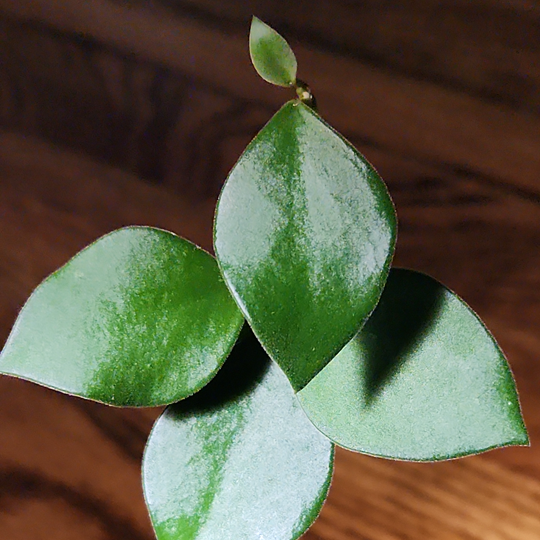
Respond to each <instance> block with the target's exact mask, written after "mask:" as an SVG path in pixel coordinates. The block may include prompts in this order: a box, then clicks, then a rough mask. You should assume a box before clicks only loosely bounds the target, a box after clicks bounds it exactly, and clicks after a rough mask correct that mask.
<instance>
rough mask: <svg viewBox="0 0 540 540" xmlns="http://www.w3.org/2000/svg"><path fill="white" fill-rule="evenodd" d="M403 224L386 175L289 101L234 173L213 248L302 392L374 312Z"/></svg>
mask: <svg viewBox="0 0 540 540" xmlns="http://www.w3.org/2000/svg"><path fill="white" fill-rule="evenodd" d="M395 238H396V216H395V212H394V207H393V204H392V201H391V199H390V197H389V195H388V191H387V190H386V186H385V185H384V183H383V182H382V180H381V178H380V177H379V175H378V174H377V173H376V171H375V170H374V169H373V167H372V166H371V165H370V164H369V163H368V162H367V161H366V159H365V158H364V157H363V156H362V155H361V154H360V153H359V152H358V151H357V150H356V149H354V148H353V147H352V146H351V145H350V144H349V143H348V142H347V141H345V140H344V139H343V138H342V137H341V136H340V135H338V134H337V133H336V132H335V131H334V130H333V129H332V128H330V127H329V126H328V125H327V124H326V123H325V122H324V121H323V120H322V119H321V118H320V117H319V116H318V115H317V114H316V113H315V112H314V111H313V110H312V109H311V108H309V107H307V106H306V105H304V104H302V103H299V102H298V101H291V102H289V103H287V104H286V105H284V106H283V107H282V108H281V110H280V111H279V112H278V113H276V115H275V116H274V117H273V118H272V120H270V122H269V123H268V124H267V125H266V126H265V127H264V128H263V129H262V131H261V132H260V133H259V134H258V135H257V137H255V139H254V140H253V141H252V142H251V144H250V145H249V147H248V148H247V149H246V151H245V153H244V154H243V156H242V157H241V158H240V160H239V161H238V163H237V164H236V165H235V167H234V169H233V170H232V171H231V174H230V175H229V178H228V179H227V181H226V183H225V185H224V187H223V190H222V192H221V195H220V198H219V202H218V205H217V209H216V219H215V231H214V247H215V252H216V256H217V258H218V261H219V264H220V267H221V270H222V272H223V275H224V276H225V280H226V283H227V285H228V286H229V288H230V289H231V291H232V292H233V295H234V297H235V299H236V300H237V302H238V304H239V306H240V307H241V309H242V310H243V312H244V314H245V315H246V318H247V320H248V322H249V324H250V325H251V327H252V328H253V330H254V332H255V334H256V336H257V337H258V338H259V340H260V341H261V343H262V344H263V346H264V348H265V349H266V351H267V352H268V353H269V354H270V356H271V357H272V358H273V359H274V360H275V361H276V362H277V363H278V364H279V365H280V366H281V368H282V369H283V370H284V371H285V373H286V374H287V376H288V378H289V380H290V381H291V384H292V385H293V387H294V388H295V389H296V390H300V389H301V388H303V387H304V386H305V385H306V384H307V383H309V381H310V380H311V379H312V378H313V377H314V376H315V375H316V374H317V373H318V372H319V371H320V370H321V369H322V368H323V367H324V366H325V365H326V364H327V363H328V362H329V361H330V360H331V359H332V358H334V356H335V355H336V354H337V353H338V352H339V351H340V350H341V349H342V348H343V347H344V346H345V345H346V344H347V343H348V342H349V341H350V339H351V338H352V337H353V336H354V335H355V334H356V333H357V332H358V330H359V329H360V328H361V327H362V325H363V324H364V322H365V321H366V319H367V317H368V316H369V314H370V313H371V312H372V311H373V309H374V308H375V305H376V304H377V301H378V300H379V297H380V295H381V293H382V290H383V287H384V283H385V281H386V277H387V276H388V271H389V267H390V261H391V259H392V256H393V252H394V244H395Z"/></svg>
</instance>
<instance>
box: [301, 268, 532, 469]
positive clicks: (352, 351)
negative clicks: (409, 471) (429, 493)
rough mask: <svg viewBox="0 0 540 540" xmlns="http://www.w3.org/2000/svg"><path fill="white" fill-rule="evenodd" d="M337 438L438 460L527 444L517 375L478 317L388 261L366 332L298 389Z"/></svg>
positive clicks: (369, 449) (355, 446)
mask: <svg viewBox="0 0 540 540" xmlns="http://www.w3.org/2000/svg"><path fill="white" fill-rule="evenodd" d="M298 396H299V399H300V402H301V404H302V406H303V407H304V409H305V411H306V412H307V413H308V415H309V416H310V418H311V420H312V421H313V422H314V424H315V425H316V426H317V427H318V428H319V429H320V430H321V431H322V432H323V433H324V434H325V435H327V436H328V437H330V438H331V439H332V440H333V441H335V442H336V443H337V444H339V445H341V446H344V447H345V448H349V449H351V450H356V451H359V452H365V453H367V454H372V455H376V456H382V457H388V458H395V459H407V460H421V461H424V460H426V461H427V460H442V459H450V458H454V457H459V456H464V455H467V454H474V453H478V452H483V451H485V450H488V449H490V448H494V447H498V446H506V445H520V444H528V437H527V432H526V429H525V426H524V424H523V420H522V418H521V412H520V407H519V401H518V396H517V393H516V388H515V385H514V380H513V378H512V374H511V372H510V369H509V367H508V364H507V362H506V359H505V357H504V355H503V353H502V352H501V350H500V349H499V347H498V345H497V343H496V342H495V340H494V339H493V337H492V336H491V334H490V333H489V332H488V330H487V329H486V328H485V326H484V325H483V324H482V322H481V321H480V319H479V318H478V316H477V315H476V314H475V313H474V312H473V311H472V310H471V309H470V308H469V307H468V306H467V305H465V304H464V303H463V301H462V300H461V299H460V298H458V297H457V296H456V295H455V294H453V293H452V292H451V291H449V290H448V289H446V288H445V287H443V286H442V285H441V284H440V283H438V282H437V281H435V280H434V279H432V278H430V277H428V276H426V275H423V274H420V273H418V272H413V271H410V270H392V272H391V273H390V277H389V279H388V283H387V286H386V289H385V291H384V293H383V295H382V298H381V301H380V303H379V305H378V306H377V308H376V310H375V312H374V313H373V315H372V317H371V318H370V319H369V321H368V322H367V323H366V325H365V326H364V328H363V329H362V331H361V332H360V333H359V334H358V336H357V337H355V338H354V340H353V341H352V342H351V343H350V344H348V345H347V346H346V347H345V349H343V351H342V352H340V354H339V355H338V356H337V357H336V358H335V359H334V360H333V361H332V362H331V363H330V364H329V365H328V366H327V367H326V368H325V369H324V370H323V371H322V372H321V373H320V374H319V375H318V376H317V377H316V378H315V379H313V381H312V382H311V383H310V384H309V385H308V386H306V388H304V389H303V390H302V391H301V392H300V393H299V394H298Z"/></svg>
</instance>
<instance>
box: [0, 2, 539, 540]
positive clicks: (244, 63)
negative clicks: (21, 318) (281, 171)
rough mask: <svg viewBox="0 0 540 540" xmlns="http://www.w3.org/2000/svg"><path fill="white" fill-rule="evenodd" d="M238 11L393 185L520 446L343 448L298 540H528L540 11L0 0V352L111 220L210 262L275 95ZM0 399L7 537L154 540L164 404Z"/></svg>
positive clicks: (402, 257)
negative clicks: (149, 506) (144, 406)
mask: <svg viewBox="0 0 540 540" xmlns="http://www.w3.org/2000/svg"><path fill="white" fill-rule="evenodd" d="M251 12H256V13H257V14H258V15H259V16H261V17H263V18H265V19H266V20H268V21H269V22H271V23H273V24H274V25H275V26H276V27H277V28H278V29H279V30H281V31H282V32H283V33H284V34H286V35H287V36H288V37H290V38H291V41H292V42H293V44H294V46H295V50H297V52H298V57H299V63H300V69H301V76H302V77H303V78H305V79H307V80H308V81H309V82H310V84H311V85H312V87H314V88H315V90H316V94H317V97H318V100H319V103H320V107H321V113H322V114H323V115H324V117H325V118H327V119H328V120H329V121H330V122H331V123H332V124H333V125H335V127H337V128H338V129H339V130H340V131H342V132H343V133H344V134H345V135H346V136H347V137H348V138H349V139H350V140H351V141H352V142H353V143H354V144H355V145H356V146H357V147H358V148H359V149H360V150H361V151H362V152H363V153H364V154H365V155H366V156H367V157H368V158H369V159H370V160H371V161H372V162H373V163H374V164H375V166H376V167H377V168H378V169H379V171H380V172H381V174H382V176H383V177H384V178H385V179H386V181H387V182H388V184H389V187H390V191H391V193H392V196H393V198H394V200H395V203H396V206H397V209H398V215H399V217H400V223H399V240H398V250H397V253H396V260H395V262H396V264H397V265H400V266H408V267H412V268H415V269H418V270H421V271H424V272H427V273H430V274H432V275H434V276H435V277H437V278H438V279H440V280H441V281H443V282H444V283H446V284H448V285H449V286H450V287H451V288H452V289H454V290H455V291H456V292H457V293H459V294H460V295H461V296H463V297H464V298H465V299H466V300H467V302H468V303H469V304H470V305H471V306H472V307H473V308H474V309H476V310H477V311H478V312H479V314H480V315H481V317H482V318H483V319H484V320H485V321H486V322H487V324H488V326H489V327H490V328H491V330H492V331H493V333H494V335H495V336H496V338H497V339H498V341H499V342H500V344H501V345H502V347H503V349H504V350H505V352H506V354H507V356H508V358H509V360H510V362H511V365H512V368H513V370H514V373H515V376H516V379H517V382H518V387H519V389H520V391H521V400H522V406H523V411H524V416H525V419H526V422H527V425H528V428H529V431H530V435H531V441H532V447H531V448H530V449H529V448H512V449H504V450H498V451H494V452H490V453H487V454H484V455H481V456H477V457H473V458H468V459H465V460H459V461H452V462H447V463H438V464H411V463H401V462H391V461H384V460H379V459H374V458H370V457H367V456H361V455H358V454H352V453H348V452H345V451H340V452H338V453H337V466H336V472H335V478H334V482H333V486H332V490H331V494H330V497H329V500H328V503H327V504H326V506H325V507H324V509H323V512H322V514H321V517H320V519H319V520H318V521H317V522H316V524H315V525H314V527H313V528H312V529H311V530H310V531H309V532H308V533H307V534H306V538H307V539H311V540H331V539H334V540H353V539H362V540H381V539H382V540H398V539H410V540H419V539H433V540H450V539H451V540H458V539H460V540H469V539H475V540H529V539H530V540H533V539H534V540H535V539H537V538H540V514H539V513H538V508H539V499H540V459H539V458H540V454H539V452H540V450H539V449H538V442H539V439H540V414H539V413H538V411H540V392H539V388H540V369H539V368H538V356H539V353H540V337H539V336H540V309H539V308H540V250H539V249H538V248H539V246H540V180H539V178H540V119H539V113H540V109H539V107H540V102H539V99H540V98H539V95H540V94H539V92H538V90H539V86H540V82H539V81H540V79H539V77H540V73H539V66H540V62H539V60H540V48H539V47H538V36H539V35H540V34H539V32H540V7H539V5H538V3H537V2H532V1H531V2H530V1H526V0H474V1H470V0H457V1H450V0H448V1H447V0H443V1H436V0H405V1H403V2H397V1H393V0H390V1H388V2H375V0H373V1H372V0H366V1H364V2H361V3H356V2H347V1H345V0H336V1H335V2H330V1H329V0H316V1H315V2H309V3H308V2H307V0H297V1H296V2H286V1H285V0H283V1H280V0H274V1H273V2H270V1H269V0H253V1H249V2H240V1H238V0H228V1H227V2H217V1H215V0H197V1H196V2H195V1H194V0H154V1H152V2H150V1H147V0H129V1H128V0H93V1H92V2H84V1H83V0H55V1H54V2H53V1H52V0H18V1H17V2H12V1H10V0H0V128H2V130H0V298H1V302H0V343H1V342H3V341H4V340H5V338H6V337H7V335H8V332H9V329H10V327H11V324H12V323H13V321H14V319H15V317H16V314H17V312H18V310H19V309H20V307H21V306H22V305H23V303H24V301H25V299H26V298H27V296H28V294H29V293H30V292H31V290H32V289H33V287H35V286H36V285H37V284H38V283H39V282H40V281H41V280H42V279H43V278H44V277H45V276H46V275H47V274H48V273H50V272H51V271H53V270H54V269H55V268H57V267H58V266H59V265H61V264H62V263H64V262H65V261H67V260H68V259H69V258H70V257H71V256H72V255H73V254H74V253H75V252H76V251H78V250H79V249H81V248H82V247H83V246H84V245H86V244H87V243H89V242H90V241H92V240H94V239H96V238H97V237H98V236H100V235H102V234H105V233H106V232H109V231H110V230H112V229H114V228H117V227H120V226H123V225H129V224H147V225H154V226H158V227H163V228H165V229H169V230H172V231H174V232H177V233H179V234H182V235H184V236H187V237H188V238H190V239H191V240H193V241H195V242H198V243H200V244H202V245H203V246H205V247H207V248H208V247H210V242H211V222H212V212H213V203H214V200H215V197H216V195H217V192H218V190H219V188H220V185H221V184H222V182H223V180H224V178H225V176H226V174H227V171H228V170H229V168H230V167H231V166H232V164H233V163H234V161H235V160H236V158H237V156H238V155H239V154H240V152H241V151H242V149H243V148H244V147H245V145H246V144H247V142H248V141H249V139H250V138H251V137H252V136H253V135H254V134H255V133H256V131H257V130H258V129H259V128H260V127H261V126H262V125H263V124H264V123H265V122H266V121H267V120H268V118H269V117H270V115H271V114H272V112H273V111H274V110H275V109H276V108H277V107H278V106H279V105H280V104H281V103H282V102H283V101H284V100H286V99H287V98H288V97H289V95H288V94H287V92H286V91H281V90H279V89H274V88H272V87H270V86H269V85H266V84H264V83H262V82H261V81H259V80H258V79H257V77H256V75H255V73H254V71H253V70H252V68H251V66H250V65H249V58H248V55H247V49H246V33H247V27H248V20H247V17H248V16H249V15H250V14H251ZM0 387H1V388H0V395H1V396H2V397H1V398H0V425H1V426H2V434H3V436H2V444H1V445H0V538H6V539H10V540H11V539H13V540H27V539H32V540H33V539H38V540H41V539H43V540H45V539H49V538H55V539H60V540H62V539H64V538H65V539H68V538H69V539H71V538H78V539H80V540H87V539H88V540H109V539H110V540H112V539H113V538H114V539H117V538H124V539H133V540H142V539H150V538H152V537H153V533H152V530H151V526H150V523H149V520H148V518H147V516H146V511H145V508H144V502H143V498H142V492H141V488H140V480H139V462H140V458H141V455H142V451H143V448H144V444H145V440H146V436H147V434H148V432H149V429H150V427H151V425H152V422H153V421H154V419H155V418H156V417H157V415H158V414H159V410H147V411H140V410H120V409H114V408H107V407H104V406H101V405H98V404H94V403H91V402H86V401H83V400H80V399H75V398H71V397H68V396H64V395H60V394H57V393H54V392H52V391H49V390H46V389H44V388H41V387H38V386H35V385H32V384H30V383H26V382H24V381H19V380H15V379H10V378H7V377H4V378H0Z"/></svg>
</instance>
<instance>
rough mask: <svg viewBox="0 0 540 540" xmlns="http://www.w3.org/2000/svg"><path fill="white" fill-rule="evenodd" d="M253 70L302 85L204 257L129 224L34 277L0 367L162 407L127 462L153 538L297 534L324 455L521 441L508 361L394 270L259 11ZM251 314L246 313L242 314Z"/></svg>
mask: <svg viewBox="0 0 540 540" xmlns="http://www.w3.org/2000/svg"><path fill="white" fill-rule="evenodd" d="M250 51H251V58H252V60H253V64H254V66H255V68H256V70H257V71H258V73H259V74H260V75H261V77H262V78H263V79H265V80H266V81H269V82H270V83H273V84H276V85H280V86H284V87H290V88H293V89H295V90H296V95H297V98H295V99H293V100H292V101H289V102H288V103H286V104H285V105H284V106H283V107H282V108H281V109H280V110H279V111H278V112H277V113H276V114H275V116H274V117H273V118H272V119H271V120H270V121H269V122H268V124H267V125H266V126H265V127H264V128H263V129H262V130H261V132H260V133H259V134H258V135H257V136H256V137H255V139H254V140H253V141H252V142H251V143H250V144H249V146H248V147H247V149H246V150H245V152H244V154H243V155H242V156H241V157H240V159H239V161H238V162H237V164H236V165H235V167H234V168H233V170H232V171H231V173H230V175H229V177H228V178H227V180H226V182H225V184H224V187H223V190H222V192H221V195H220V197H219V201H218V203H217V208H216V214H215V223H214V251H215V254H216V258H214V257H212V256H211V255H210V254H209V253H207V252H205V251H203V250H202V249H201V248H199V247H197V246H195V245H193V244H192V243H190V242H188V241H187V240H185V239H183V238H180V237H178V236H176V235H175V234H173V233H170V232H167V231H163V230H159V229H154V228H150V227H127V228H123V229H120V230H117V231H114V232H111V233H110V234H108V235H106V236H104V237H103V238H100V239H99V240H97V241H96V242H94V243H93V244H92V245H90V246H89V247H87V248H86V249H84V250H83V251H82V252H81V253H79V254H77V255H76V256H75V257H74V258H73V259H72V260H71V261H70V262H68V263H67V264H66V265H65V266H63V267H62V268H60V269H59V270H58V271H56V272H55V273H54V274H52V275H51V276H50V277H48V278H47V279H46V280H45V281H44V282H43V283H41V285H39V286H38V287H37V289H36V290H35V291H34V293H33V294H32V295H31V297H30V299H29V300H28V302H27V303H26V305H25V306H24V307H23V309H22V310H21V312H20V314H19V317H18V319H17V321H16V322H15V325H14V328H13V330H12V332H11V334H10V336H9V338H8V341H7V343H6V345H5V347H4V349H3V351H2V353H1V356H0V371H1V372H3V373H5V374H8V375H12V376H15V377H21V378H24V379H28V380H31V381H34V382H36V383H39V384H42V385H45V386H48V387H50V388H54V389H56V390H59V391H61V392H66V393H69V394H72V395H75V396H80V397H83V398H87V399H92V400H96V401H99V402H101V403H106V404H109V405H114V406H121V407H151V406H158V405H169V406H168V407H167V408H166V409H165V411H164V412H163V414H162V415H161V417H160V418H159V419H158V421H157V422H156V424H155V426H154V428H153V430H152V433H151V435H150V438H149V440H148V444H147V447H146V451H145V455H144V460H143V485H144V493H145V497H146V502H147V505H148V509H149V512H150V516H151V519H152V522H153V525H154V529H155V532H156V536H157V538H158V539H159V540H192V539H197V540H213V539H218V538H219V539H220V540H232V539H234V540H258V539H266V540H294V539H296V538H298V537H299V536H301V535H302V534H303V533H304V532H305V531H306V529H307V528H308V527H309V526H310V525H311V524H312V522H313V521H314V520H315V518H316V517H317V515H318V513H319V511H320V509H321V507H322V505H323V502H324V500H325V498H326V496H327V493H328V489H329V487H330V481H331V477H332V467H333V456H334V445H335V444H337V445H339V446H342V447H344V448H347V449H349V450H352V451H356V452H363V453H366V454H369V455H373V456H380V457H385V458H390V459H401V460H415V461H435V460H444V459H451V458H455V457H459V456H465V455H468V454H474V453H478V452H483V451H485V450H488V449H491V448H495V447H500V446H505V445H525V444H528V438H527V432H526V429H525V426H524V424H523V420H522V417H521V412H520V406H519V402H518V396H517V393H516V388H515V384H514V380H513V378H512V374H511V371H510V368H509V366H508V364H507V361H506V359H505V357H504V355H503V353H502V352H501V350H500V348H499V347H498V345H497V343H496V342H495V340H494V338H493V337H492V336H491V334H490V333H489V331H488V330H487V329H486V327H485V326H484V325H483V323H482V322H481V321H480V319H479V318H478V316H477V315H476V314H475V313H474V312H473V311H472V310H471V309H470V308H469V307H468V306H467V305H466V304H465V303H464V302H463V301H462V300H461V299H460V298H459V297H458V296H456V294H454V293H453V292H452V291H450V290H448V289H447V288H446V287H444V286H443V285H441V284H440V283H438V282H437V281H435V280H434V279H433V278H431V277H429V276H427V275H424V274H422V273H419V272H415V271H413V270H406V269H397V268H391V261H392V256H393V253H394V247H395V243H396V224H397V220H396V214H395V210H394V206H393V204H392V200H391V199H390V196H389V194H388V191H387V189H386V186H385V185H384V183H383V182H382V180H381V178H380V177H379V175H378V174H377V172H376V171H375V169H374V168H373V167H372V166H371V165H370V164H369V163H368V162H367V161H366V159H365V158H364V157H363V156H362V155H361V154H360V153H359V152H358V151H357V150H356V149H355V148H354V147H353V146H352V145H351V144H350V143H349V142H348V141H347V140H345V139H344V138H343V137H342V136H341V135H340V134H339V133H337V132H336V131H335V130H334V129H333V128H332V127H330V126H329V125H328V124H327V123H326V122H325V121H324V120H323V119H322V118H321V117H320V116H319V114H318V113H317V111H316V108H315V100H314V98H313V96H312V95H311V92H310V90H309V88H308V87H307V86H306V85H305V84H304V83H302V82H300V81H299V80H298V79H297V77H296V70H297V65H296V59H295V56H294V54H293V52H292V50H291V49H290V48H289V46H288V44H287V43H286V42H285V40H284V39H283V38H282V37H281V36H280V35H279V34H277V33H276V32H275V31H274V30H272V29H271V28H270V27H268V26H267V25H266V24H264V23H263V22H261V21H260V20H258V19H256V18H254V19H253V21H252V26H251V35H250ZM246 322H247V324H246Z"/></svg>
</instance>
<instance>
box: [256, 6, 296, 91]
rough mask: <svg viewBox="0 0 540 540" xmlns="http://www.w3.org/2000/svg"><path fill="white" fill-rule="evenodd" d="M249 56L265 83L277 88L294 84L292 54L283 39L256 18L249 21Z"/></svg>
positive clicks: (294, 65) (294, 73)
mask: <svg viewBox="0 0 540 540" xmlns="http://www.w3.org/2000/svg"><path fill="white" fill-rule="evenodd" d="M249 54H250V56H251V61H252V62H253V66H254V67H255V69H256V70H257V73H258V74H259V75H260V76H261V77H262V78H263V79H264V80H265V81H267V82H269V83H272V84H275V85H278V86H292V85H293V84H294V83H295V82H296V69H297V63H296V57H295V56H294V52H293V51H292V49H291V48H290V47H289V44H288V43H287V42H286V41H285V39H283V37H281V36H280V35H279V34H278V33H277V32H276V31H275V30H274V29H273V28H271V27H270V26H268V25H267V24H265V23H264V22H262V21H261V20H260V19H257V17H253V19H252V21H251V30H250V33H249Z"/></svg>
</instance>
